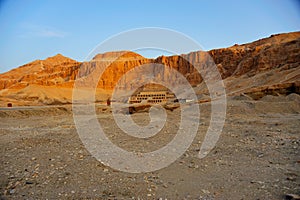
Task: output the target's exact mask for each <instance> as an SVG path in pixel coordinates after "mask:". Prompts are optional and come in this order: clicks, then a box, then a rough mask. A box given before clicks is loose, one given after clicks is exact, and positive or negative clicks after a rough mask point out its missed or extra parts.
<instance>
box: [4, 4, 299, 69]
mask: <svg viewBox="0 0 300 200" xmlns="http://www.w3.org/2000/svg"><path fill="white" fill-rule="evenodd" d="M142 27H161V28H168V29H173V30H176V31H179V32H181V33H184V34H186V35H188V36H190V37H191V38H193V39H194V40H196V41H197V42H198V43H199V44H201V45H202V47H203V48H204V50H210V49H214V48H220V47H228V46H232V45H234V44H235V43H238V44H242V43H247V42H251V41H254V40H257V39H260V38H262V37H268V36H270V35H271V34H274V33H283V32H292V31H299V30H300V3H299V1H297V0H227V1H226V0H210V1H209V0H185V1H168V0H166V1H158V0H151V1H138V0H128V1H121V0H120V1H100V0H86V1H83V0H82V1H79V0H2V1H1V0H0V29H1V39H0V73H2V72H5V71H7V70H9V69H12V68H15V67H18V66H20V65H23V64H26V63H28V62H30V61H33V60H36V59H45V58H47V57H50V56H53V55H55V54H57V53H61V54H63V55H65V56H67V57H70V58H73V59H75V60H79V61H82V60H83V59H84V58H85V57H86V56H87V55H88V53H89V52H90V51H91V50H92V49H93V48H94V47H96V46H97V45H98V44H99V43H100V42H102V41H104V40H105V39H107V38H109V37H111V36H112V35H115V34H118V33H120V32H122V31H126V30H129V29H134V28H142ZM182 53H187V52H182ZM157 54H159V53H157ZM145 56H148V57H149V56H158V55H155V53H153V54H151V55H147V54H145Z"/></svg>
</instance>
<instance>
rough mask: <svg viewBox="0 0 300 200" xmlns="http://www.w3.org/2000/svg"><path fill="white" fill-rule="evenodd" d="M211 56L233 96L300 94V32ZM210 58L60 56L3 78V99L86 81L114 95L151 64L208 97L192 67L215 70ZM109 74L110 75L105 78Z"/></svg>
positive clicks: (0, 87) (163, 76) (122, 54)
mask: <svg viewBox="0 0 300 200" xmlns="http://www.w3.org/2000/svg"><path fill="white" fill-rule="evenodd" d="M207 53H208V54H209V55H210V56H211V58H212V59H213V61H214V63H215V64H216V66H217V67H218V69H219V71H220V74H221V76H222V78H223V79H224V82H225V85H226V90H227V93H228V94H229V95H231V94H240V93H247V94H251V93H253V94H254V93H255V94H256V95H254V96H256V97H255V98H259V97H261V96H263V93H268V92H267V91H269V93H270V91H275V92H274V93H273V94H285V93H291V92H296V93H299V80H300V67H299V66H300V32H294V33H286V34H277V35H272V36H270V37H269V38H264V39H261V40H258V41H255V42H252V43H248V44H243V45H234V46H232V47H229V48H223V49H216V50H211V51H208V52H207ZM207 53H205V52H202V51H197V52H191V53H189V54H186V55H174V56H160V57H158V58H156V59H147V58H144V57H142V56H141V55H139V54H137V53H134V52H128V51H120V52H108V53H103V54H98V55H96V56H95V57H94V58H93V60H91V61H89V62H83V63H81V62H77V61H75V60H72V59H69V58H67V57H64V56H62V55H60V54H57V55H56V56H53V57H50V58H47V59H45V60H36V61H33V62H31V63H28V64H25V65H23V66H21V67H19V68H16V69H13V70H11V71H9V72H6V73H3V74H0V97H1V98H2V99H5V98H16V99H18V98H23V96H24V95H23V96H22V95H21V96H20V95H19V96H18V95H17V96H14V94H23V93H24V92H25V91H26V92H27V93H28V89H27V90H24V89H25V88H26V87H29V86H31V85H35V87H37V86H43V88H44V89H43V91H44V90H46V89H45V87H46V88H47V87H52V88H53V87H54V88H57V89H59V88H69V89H71V88H72V87H73V84H74V80H75V79H76V78H78V79H86V81H85V84H86V85H87V86H90V84H92V83H97V88H99V89H103V90H101V91H111V90H112V89H113V88H114V87H115V85H116V83H117V81H118V80H119V79H120V78H121V77H122V76H124V74H125V73H127V72H128V71H130V70H133V69H135V70H138V69H139V68H138V66H142V65H147V64H148V65H155V67H154V68H153V70H154V71H152V72H150V73H152V74H154V75H155V76H159V77H160V79H162V80H165V81H169V82H171V81H174V80H176V78H174V77H171V75H170V72H169V70H166V69H164V68H163V67H161V66H160V65H165V66H169V67H171V68H173V69H176V70H177V71H179V72H180V73H181V74H182V75H183V76H185V77H186V79H187V80H188V81H189V82H190V83H191V85H193V86H194V87H196V86H197V87H196V88H195V90H196V91H198V93H204V94H205V93H206V94H208V91H207V89H206V88H205V84H204V83H203V81H202V77H201V75H200V74H199V73H198V72H197V71H196V69H195V68H194V66H193V65H192V64H191V63H193V64H196V65H199V66H201V68H202V69H205V70H209V69H210V68H211V64H212V63H211V62H209V59H207V58H206V57H205V55H207ZM188 61H191V62H188ZM103 69H105V70H104V71H103V74H102V76H101V77H99V74H100V73H101V72H102V70H103ZM124 80H127V81H124V83H122V82H121V85H122V87H123V88H124V89H131V88H132V87H134V84H137V83H138V82H139V81H142V80H143V77H141V76H139V77H138V76H136V75H134V74H131V75H125V79H124ZM175 83H176V81H175ZM291 84H292V86H291ZM22 92H23V93H22ZM29 93H30V92H29ZM25 96H26V95H25ZM45 96H47V94H45ZM62 96H63V94H62ZM257 96H258V97H257ZM69 98H71V95H70V94H69V95H68V98H67V97H66V99H67V100H68V102H70V101H71V100H70V99H69ZM0 100H1V99H0Z"/></svg>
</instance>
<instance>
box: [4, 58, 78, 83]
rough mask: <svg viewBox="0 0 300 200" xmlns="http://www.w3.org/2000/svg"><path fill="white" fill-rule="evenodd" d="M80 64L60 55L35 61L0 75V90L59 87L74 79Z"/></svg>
mask: <svg viewBox="0 0 300 200" xmlns="http://www.w3.org/2000/svg"><path fill="white" fill-rule="evenodd" d="M80 64H81V63H80V62H77V61H75V60H72V59H70V58H67V57H64V56H62V55H61V54H57V55H56V56H53V57H50V58H47V59H46V60H36V61H33V62H31V63H28V64H26V65H23V66H21V67H19V68H16V69H13V70H11V71H9V72H6V73H4V74H0V89H22V88H24V87H26V86H28V85H32V84H35V85H43V86H53V85H60V84H63V83H66V82H69V81H72V80H74V79H75V78H76V74H77V71H78V68H79V66H80Z"/></svg>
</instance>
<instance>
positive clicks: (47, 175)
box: [0, 94, 300, 200]
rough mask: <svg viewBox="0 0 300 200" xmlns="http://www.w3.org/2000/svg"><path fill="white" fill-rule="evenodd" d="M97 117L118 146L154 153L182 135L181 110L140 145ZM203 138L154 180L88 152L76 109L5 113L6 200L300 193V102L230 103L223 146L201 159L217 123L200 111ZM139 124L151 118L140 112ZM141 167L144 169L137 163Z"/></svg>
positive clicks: (105, 116)
mask: <svg viewBox="0 0 300 200" xmlns="http://www.w3.org/2000/svg"><path fill="white" fill-rule="evenodd" d="M96 108H97V109H96V110H97V118H98V119H99V122H100V123H101V125H102V127H104V130H105V133H106V134H107V136H108V137H109V138H110V139H111V141H112V142H113V143H115V144H116V145H118V146H120V147H122V148H124V149H127V150H131V151H142V152H147V151H153V150H155V149H158V148H161V147H162V146H164V145H165V144H167V143H168V142H169V141H170V140H171V139H172V138H173V137H174V134H176V131H177V128H178V127H177V126H176V123H178V120H179V118H178V116H180V109H176V110H174V111H172V112H171V111H167V114H168V121H167V122H166V125H165V127H164V129H163V130H162V131H161V132H160V133H158V134H157V135H156V136H154V137H153V138H149V139H136V138H132V137H129V136H127V135H125V134H123V133H122V131H121V130H120V129H119V128H118V127H117V125H116V124H115V123H113V116H112V114H111V112H110V108H109V107H108V106H106V105H97V106H96ZM200 109H201V120H200V127H199V130H198V134H197V136H196V138H195V139H194V142H193V143H192V145H191V146H190V148H189V149H188V150H187V151H186V152H185V154H184V155H183V156H182V157H180V158H179V159H178V160H177V161H176V162H174V163H172V164H171V165H170V166H168V167H166V168H163V169H161V170H158V171H155V172H151V173H138V174H131V173H125V172H120V171H117V170H114V169H112V168H110V167H107V166H105V165H103V164H101V163H100V162H99V161H97V160H96V159H95V158H93V157H92V156H91V155H90V154H89V152H88V151H87V150H86V149H85V147H84V146H83V144H82V142H81V140H80V139H79V136H78V134H77V131H76V127H75V125H74V121H73V115H72V111H71V110H72V106H71V105H65V106H46V107H26V108H22V107H21V108H12V109H8V108H6V109H3V108H2V109H1V110H0V118H1V121H0V143H1V144H0V148H1V156H0V159H1V162H0V166H1V171H0V177H1V178H0V192H1V199H245V200H247V199H284V198H285V195H286V194H290V193H291V194H298V195H299V193H300V157H299V155H300V145H299V144H300V133H299V130H300V97H299V96H298V95H296V94H291V95H289V96H286V97H283V96H281V97H273V96H265V97H263V98H262V99H261V100H258V101H254V100H251V99H247V98H245V97H229V98H228V102H227V115H226V122H225V126H224V128H223V132H222V134H221V137H220V139H219V140H218V143H217V145H216V147H215V148H214V149H213V150H212V151H211V152H210V153H209V154H208V156H206V157H205V158H204V159H199V158H198V153H199V150H200V146H201V141H203V136H204V134H205V133H206V130H207V127H208V124H209V119H210V103H202V104H200ZM132 117H133V119H134V120H135V121H136V123H138V124H147V123H148V122H149V115H148V113H145V112H142V113H135V114H133V115H132ZM137 164H138V163H137Z"/></svg>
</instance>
